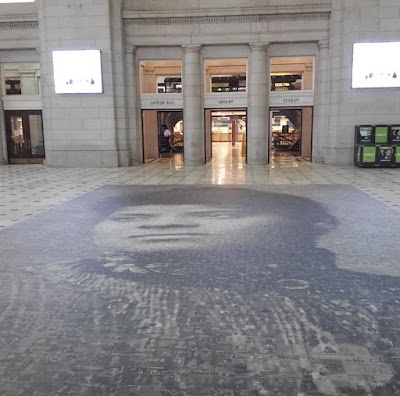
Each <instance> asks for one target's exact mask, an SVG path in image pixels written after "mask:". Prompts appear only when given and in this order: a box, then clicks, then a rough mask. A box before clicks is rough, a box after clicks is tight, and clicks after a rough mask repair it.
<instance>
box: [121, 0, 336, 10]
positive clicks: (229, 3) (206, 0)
mask: <svg viewBox="0 0 400 396" xmlns="http://www.w3.org/2000/svg"><path fill="white" fill-rule="evenodd" d="M321 5H330V1H327V0H325V1H324V0H321V1H319V0H306V1H298V0H218V1H215V0H175V1H173V2H171V1H166V0H152V1H149V0H124V9H126V10H135V11H171V12H173V11H175V12H176V11H182V10H188V11H190V10H205V9H212V10H216V9H232V8H237V9H241V10H242V11H248V9H250V10H251V9H252V8H253V9H254V8H265V7H270V8H276V9H277V10H278V9H282V8H283V7H285V8H292V9H293V8H295V7H302V8H303V9H312V8H319V7H321Z"/></svg>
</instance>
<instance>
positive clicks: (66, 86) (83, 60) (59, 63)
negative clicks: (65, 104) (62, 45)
mask: <svg viewBox="0 0 400 396" xmlns="http://www.w3.org/2000/svg"><path fill="white" fill-rule="evenodd" d="M53 67H54V85H55V91H56V93H57V94H66V93H102V92H103V80H102V73H101V53H100V51H99V50H78V51H53Z"/></svg>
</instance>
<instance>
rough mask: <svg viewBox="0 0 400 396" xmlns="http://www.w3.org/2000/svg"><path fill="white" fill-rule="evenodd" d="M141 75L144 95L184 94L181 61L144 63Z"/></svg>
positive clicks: (141, 67) (141, 63) (141, 64)
mask: <svg viewBox="0 0 400 396" xmlns="http://www.w3.org/2000/svg"><path fill="white" fill-rule="evenodd" d="M140 73H141V92H142V93H144V94H174V93H182V64H181V61H142V62H140Z"/></svg>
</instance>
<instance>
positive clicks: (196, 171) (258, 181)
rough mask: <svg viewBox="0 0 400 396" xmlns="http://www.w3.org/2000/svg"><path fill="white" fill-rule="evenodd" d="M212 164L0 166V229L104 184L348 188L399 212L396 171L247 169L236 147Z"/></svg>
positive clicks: (294, 162)
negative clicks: (300, 185) (117, 166)
mask: <svg viewBox="0 0 400 396" xmlns="http://www.w3.org/2000/svg"><path fill="white" fill-rule="evenodd" d="M214 154H215V157H214V158H213V160H212V161H211V162H210V163H208V164H206V165H201V166H191V167H185V166H184V164H183V158H182V156H181V154H177V155H175V156H172V157H170V158H163V159H162V160H159V161H155V162H152V163H149V164H146V165H142V166H137V167H129V168H116V169H64V168H62V169H60V168H48V167H44V166H42V165H7V166H0V229H1V228H5V227H8V226H11V225H13V224H15V223H17V222H19V221H23V220H25V219H26V218H28V217H30V216H34V215H35V214H38V213H42V212H43V211H45V210H46V209H48V208H51V207H54V206H57V205H59V204H61V203H63V202H66V201H68V200H71V199H73V198H76V197H79V196H80V195H82V194H84V193H87V192H88V191H91V190H93V189H96V188H98V187H100V186H103V185H107V184H118V185H136V184H138V185H141V184H144V185H148V184H156V185H159V184H173V185H182V184H194V185H263V186H267V185H276V184H282V185H285V184H286V185H293V184H305V185H307V184H349V185H352V186H354V187H357V188H359V189H360V190H362V191H364V192H365V193H367V194H369V195H371V196H372V197H374V198H375V199H377V200H379V201H381V202H383V203H384V204H385V205H388V206H390V207H392V208H393V209H395V210H400V172H399V170H398V169H363V168H357V167H355V166H330V165H323V164H314V163H310V162H308V161H304V160H301V159H299V158H295V157H291V156H283V157H279V158H277V159H276V160H274V161H273V162H272V163H271V164H269V165H268V166H257V165H253V166H251V165H246V164H245V162H244V160H243V157H242V156H241V155H240V151H239V148H236V149H235V150H231V148H229V146H226V145H225V146H224V147H222V148H221V147H217V149H216V150H215V151H214Z"/></svg>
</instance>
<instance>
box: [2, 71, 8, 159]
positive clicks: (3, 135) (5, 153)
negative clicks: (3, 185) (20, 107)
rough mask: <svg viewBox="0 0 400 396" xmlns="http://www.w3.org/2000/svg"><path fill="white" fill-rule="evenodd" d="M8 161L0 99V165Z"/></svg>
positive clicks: (3, 79)
mask: <svg viewBox="0 0 400 396" xmlns="http://www.w3.org/2000/svg"><path fill="white" fill-rule="evenodd" d="M4 82H5V78H4V67H3V65H0V96H2V95H3V94H5V88H4ZM7 159H8V155H7V139H6V130H5V120H4V109H3V101H2V100H1V99H0V165H3V164H5V163H6V160H7Z"/></svg>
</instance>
